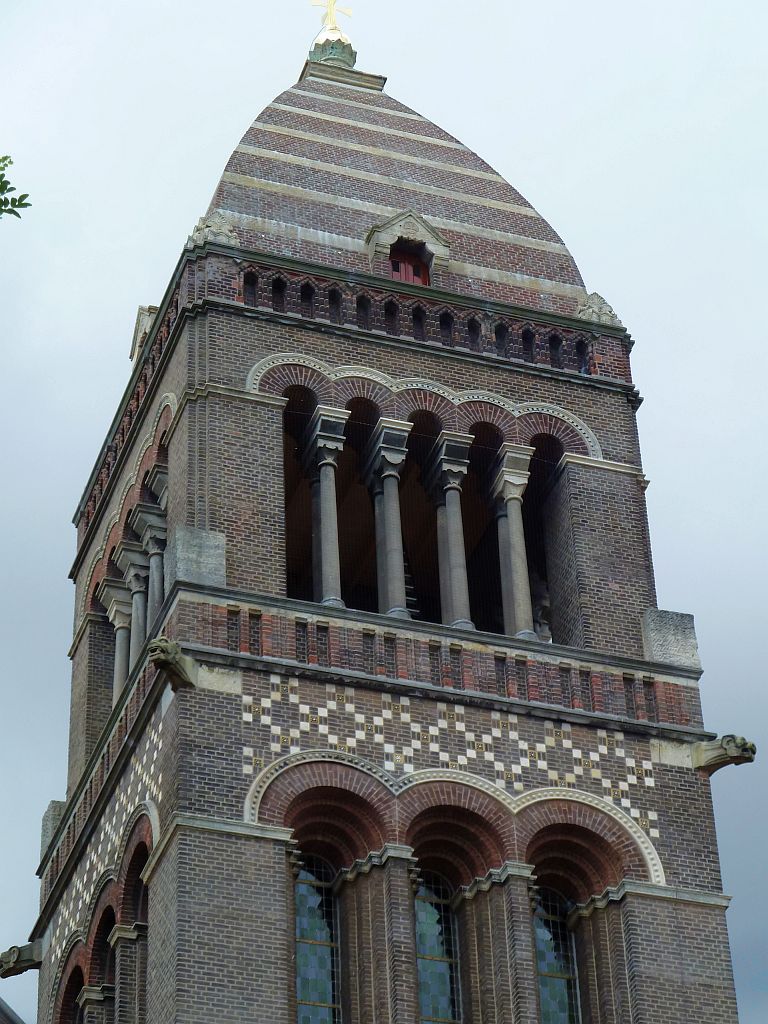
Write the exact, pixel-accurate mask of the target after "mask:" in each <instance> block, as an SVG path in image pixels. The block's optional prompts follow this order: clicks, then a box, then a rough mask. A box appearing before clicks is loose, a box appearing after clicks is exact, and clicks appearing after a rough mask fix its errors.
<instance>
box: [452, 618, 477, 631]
mask: <svg viewBox="0 0 768 1024" xmlns="http://www.w3.org/2000/svg"><path fill="white" fill-rule="evenodd" d="M451 628H452V629H474V628H475V624H474V622H470V621H469V619H456V621H455V622H452V623H451Z"/></svg>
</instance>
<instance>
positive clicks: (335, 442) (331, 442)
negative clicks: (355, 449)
mask: <svg viewBox="0 0 768 1024" xmlns="http://www.w3.org/2000/svg"><path fill="white" fill-rule="evenodd" d="M349 417H350V412H349V409H336V408H335V407H333V406H330V405H318V406H317V408H316V409H315V411H314V413H313V414H312V419H311V420H310V421H309V424H308V425H307V429H306V431H305V433H304V438H303V442H302V448H303V451H304V458H303V461H304V469H305V471H306V472H307V474H308V475H309V476H312V474H313V473H314V472H315V471H316V470H317V469H319V468H320V466H323V465H332V466H335V465H336V463H337V461H338V458H339V454H340V453H341V451H342V450H343V449H344V428H345V426H346V424H347V420H348V419H349Z"/></svg>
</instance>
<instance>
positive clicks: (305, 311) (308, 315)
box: [299, 282, 315, 320]
mask: <svg viewBox="0 0 768 1024" xmlns="http://www.w3.org/2000/svg"><path fill="white" fill-rule="evenodd" d="M299 306H300V309H301V315H302V316H303V317H304V319H305V320H311V319H312V318H313V317H314V315H315V289H314V287H313V286H312V285H311V284H309V283H308V282H306V283H305V284H303V285H302V286H301V289H300V291H299Z"/></svg>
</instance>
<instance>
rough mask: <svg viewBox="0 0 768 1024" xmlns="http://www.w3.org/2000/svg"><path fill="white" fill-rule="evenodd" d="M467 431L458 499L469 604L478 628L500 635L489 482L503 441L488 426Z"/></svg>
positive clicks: (501, 620) (479, 425)
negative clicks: (468, 437)
mask: <svg viewBox="0 0 768 1024" xmlns="http://www.w3.org/2000/svg"><path fill="white" fill-rule="evenodd" d="M469 432H470V433H471V434H472V435H473V436H474V438H475V440H474V442H473V444H472V447H471V448H470V450H469V469H468V471H467V475H466V477H465V480H464V486H463V488H462V496H461V511H462V518H463V521H464V544H465V548H466V552H467V578H468V581H469V604H470V609H471V613H472V621H473V622H474V624H475V626H476V627H477V628H478V629H481V630H484V631H486V632H489V633H503V632H504V610H503V606H502V602H501V568H500V565H499V534H498V528H497V525H496V516H495V514H494V509H493V503H492V499H491V498H490V496H489V494H488V480H489V476H490V473H491V469H492V467H493V463H494V461H495V460H496V457H497V455H498V451H499V448H500V446H501V444H502V442H503V440H504V438H503V437H502V435H501V433H500V432H499V430H498V429H497V428H496V427H494V426H492V425H491V424H489V423H477V424H475V426H473V427H472V428H471V429H470V431H469Z"/></svg>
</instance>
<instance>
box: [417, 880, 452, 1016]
mask: <svg viewBox="0 0 768 1024" xmlns="http://www.w3.org/2000/svg"><path fill="white" fill-rule="evenodd" d="M453 894H454V892H453V888H452V886H451V885H450V884H449V883H448V882H447V881H446V880H445V879H444V878H442V877H441V876H440V875H435V874H432V873H431V872H424V873H423V874H422V884H421V886H420V887H419V890H418V892H417V893H416V908H415V909H416V962H417V966H418V976H419V1016H420V1020H421V1024H432V1022H433V1021H439V1022H440V1024H458V1022H459V1021H460V1020H461V1007H460V1004H459V977H458V949H457V934H456V922H455V918H454V914H453V911H452V910H451V899H452V898H453Z"/></svg>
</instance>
